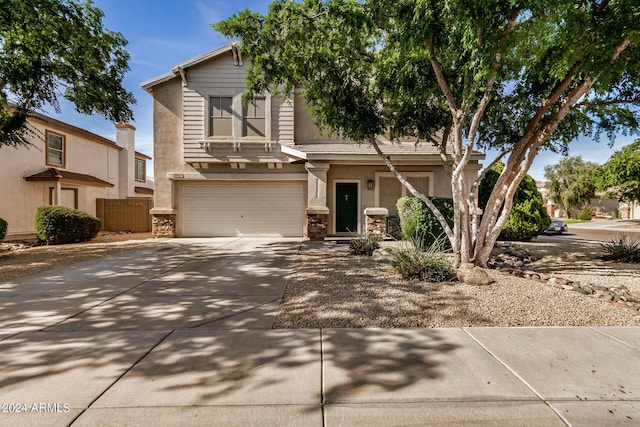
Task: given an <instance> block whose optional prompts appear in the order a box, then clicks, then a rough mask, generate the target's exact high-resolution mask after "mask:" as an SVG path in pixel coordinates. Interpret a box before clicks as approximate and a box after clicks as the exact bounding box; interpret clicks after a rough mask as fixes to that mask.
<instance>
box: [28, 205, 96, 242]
mask: <svg viewBox="0 0 640 427" xmlns="http://www.w3.org/2000/svg"><path fill="white" fill-rule="evenodd" d="M101 226H102V222H101V221H100V219H99V218H96V217H95V216H93V215H89V214H88V213H86V212H83V211H80V210H77V209H70V208H67V207H64V206H41V207H39V208H38V211H37V212H36V236H37V238H38V241H40V242H41V243H45V244H47V245H59V244H64V243H73V242H84V241H87V240H91V239H93V238H94V237H96V236H97V235H98V231H100V227H101Z"/></svg>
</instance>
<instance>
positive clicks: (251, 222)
mask: <svg viewBox="0 0 640 427" xmlns="http://www.w3.org/2000/svg"><path fill="white" fill-rule="evenodd" d="M304 185H305V183H304V182H302V181H296V182H276V183H274V182H241V183H240V182H234V183H228V182H213V183H211V182H208V183H198V184H195V183H194V184H183V186H182V235H183V236H185V237H210V236H261V235H270V236H296V237H297V236H302V233H303V219H304V207H305V205H306V203H305V197H304Z"/></svg>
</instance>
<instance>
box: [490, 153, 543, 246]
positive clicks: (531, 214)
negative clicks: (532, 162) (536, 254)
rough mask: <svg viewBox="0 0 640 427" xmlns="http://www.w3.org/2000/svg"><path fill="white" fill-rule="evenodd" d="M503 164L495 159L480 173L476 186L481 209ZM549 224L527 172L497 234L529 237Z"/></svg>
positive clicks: (507, 237)
mask: <svg viewBox="0 0 640 427" xmlns="http://www.w3.org/2000/svg"><path fill="white" fill-rule="evenodd" d="M503 167H504V166H503V165H502V164H501V163H498V164H496V165H494V166H493V168H491V169H490V170H489V171H487V174H486V175H485V176H484V178H483V179H482V181H481V182H480V186H479V187H478V205H479V206H480V207H481V208H482V209H484V208H485V207H486V206H487V202H488V201H489V196H490V195H491V191H493V187H495V185H496V182H497V181H498V177H499V176H500V172H501V171H502V169H503ZM549 225H551V218H550V217H549V214H548V213H547V209H546V208H545V206H544V201H543V200H542V194H540V192H539V191H538V188H537V187H536V181H535V180H534V179H533V178H532V177H530V176H529V175H527V176H526V177H525V178H524V179H523V180H522V182H521V183H520V185H519V186H518V189H517V190H516V193H515V195H514V197H513V208H512V209H511V213H509V217H508V218H507V222H506V223H505V224H504V227H503V228H502V232H501V233H500V238H501V239H505V240H531V239H533V238H534V237H536V236H537V235H538V234H540V233H542V232H544V231H545V230H546V229H547V228H549Z"/></svg>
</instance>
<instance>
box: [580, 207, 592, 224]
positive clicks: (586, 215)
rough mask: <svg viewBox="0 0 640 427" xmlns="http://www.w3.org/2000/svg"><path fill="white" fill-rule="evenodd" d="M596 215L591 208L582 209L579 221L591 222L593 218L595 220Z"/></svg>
mask: <svg viewBox="0 0 640 427" xmlns="http://www.w3.org/2000/svg"><path fill="white" fill-rule="evenodd" d="M595 215H596V212H595V211H594V210H593V209H591V208H587V209H582V210H581V211H580V212H579V213H578V219H580V220H582V221H591V218H593V217H594V216H595Z"/></svg>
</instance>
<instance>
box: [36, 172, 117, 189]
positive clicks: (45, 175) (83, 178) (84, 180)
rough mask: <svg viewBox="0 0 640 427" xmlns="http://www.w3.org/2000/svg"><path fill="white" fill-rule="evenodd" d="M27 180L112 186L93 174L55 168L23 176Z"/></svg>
mask: <svg viewBox="0 0 640 427" xmlns="http://www.w3.org/2000/svg"><path fill="white" fill-rule="evenodd" d="M24 179H25V180H27V181H45V182H56V181H60V182H69V183H74V184H86V185H94V186H96V187H113V184H111V183H109V182H107V181H103V180H101V179H100V178H96V177H95V176H91V175H85V174H83V173H77V172H69V171H61V170H60V169H56V168H49V169H45V170H43V171H42V172H38V173H34V174H32V175H29V176H25V177H24Z"/></svg>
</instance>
